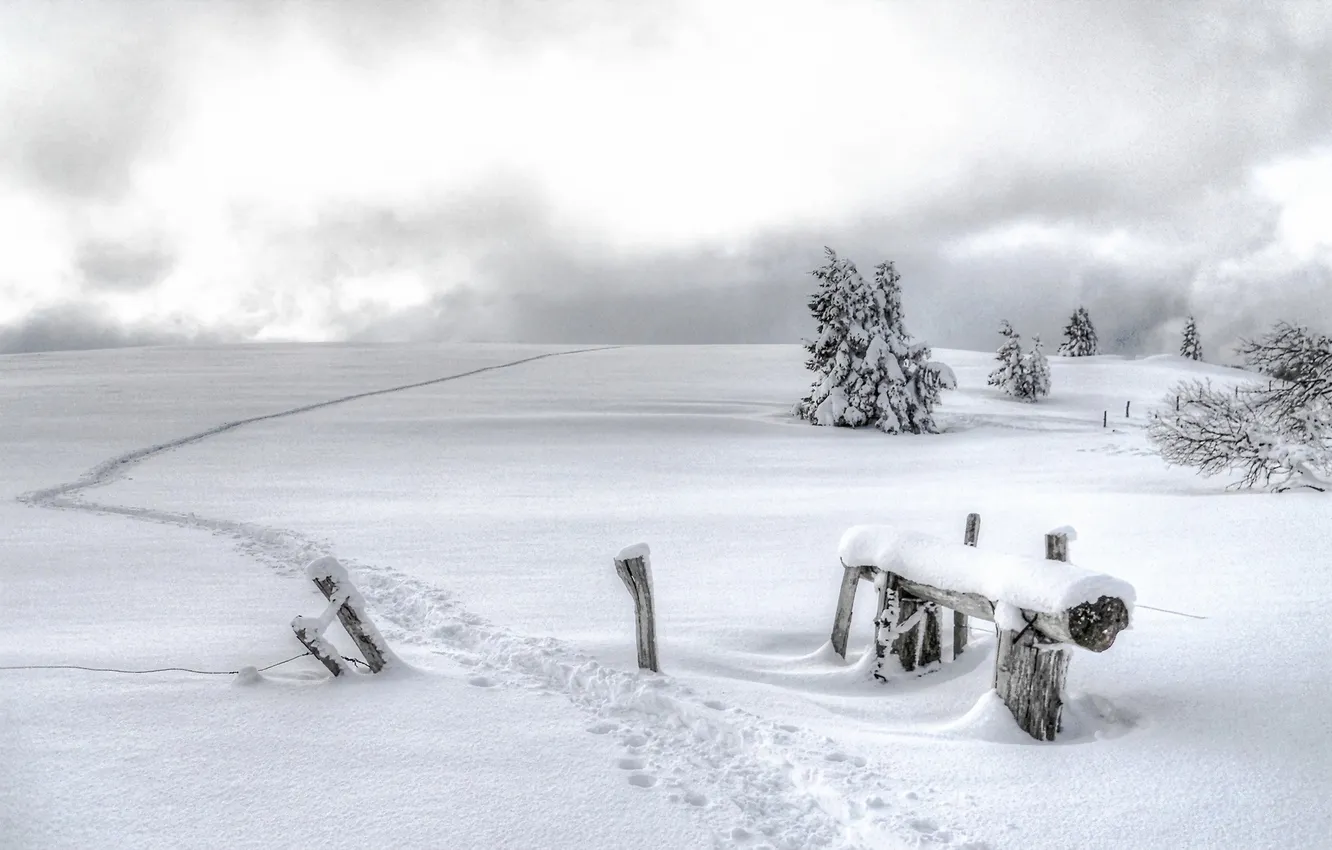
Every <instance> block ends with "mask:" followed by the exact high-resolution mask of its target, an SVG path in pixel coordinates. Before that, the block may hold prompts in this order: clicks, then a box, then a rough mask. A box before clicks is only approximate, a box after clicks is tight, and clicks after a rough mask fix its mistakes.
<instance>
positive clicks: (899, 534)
mask: <svg viewBox="0 0 1332 850" xmlns="http://www.w3.org/2000/svg"><path fill="white" fill-rule="evenodd" d="M838 553H839V554H840V555H841V559H842V563H843V564H845V565H847V566H873V567H878V568H879V569H881V570H885V571H888V572H893V573H896V574H898V575H900V576H902V577H904V578H907V579H910V580H911V581H916V582H920V583H922V584H929V585H933V586H935V587H939V588H945V589H948V590H955V591H960V592H963V593H975V594H979V595H981V596H984V597H985V598H986V599H990V600H993V601H995V602H1006V603H1008V604H1010V605H1013V606H1016V607H1018V608H1022V609H1025V610H1028V611H1039V612H1044V613H1047V614H1056V613H1059V612H1062V611H1065V610H1067V609H1069V608H1072V607H1074V606H1075V605H1079V604H1081V603H1083V602H1095V601H1096V600H1098V599H1100V598H1101V597H1102V596H1114V597H1118V598H1120V599H1122V600H1124V604H1125V605H1127V606H1129V613H1130V615H1131V614H1132V607H1133V601H1134V599H1135V598H1136V594H1135V593H1134V590H1133V585H1131V584H1129V583H1128V582H1126V581H1122V580H1121V579H1117V578H1115V577H1113V576H1109V575H1106V574H1105V573H1097V572H1092V571H1091V570H1087V569H1084V568H1082V567H1079V566H1077V565H1076V564H1071V563H1064V562H1062V561H1047V560H1045V559H1043V558H1029V557H1026V556H1023V555H1005V554H1001V553H994V552H986V551H984V550H981V549H976V548H973V547H971V546H965V545H963V544H961V543H946V542H944V541H942V540H939V539H938V538H935V537H930V536H929V535H925V534H919V533H916V532H909V531H901V530H899V529H896V528H894V527H892V526H886V525H858V526H854V527H852V528H850V529H848V530H847V532H846V533H845V534H843V535H842V541H841V544H840V545H839V546H838Z"/></svg>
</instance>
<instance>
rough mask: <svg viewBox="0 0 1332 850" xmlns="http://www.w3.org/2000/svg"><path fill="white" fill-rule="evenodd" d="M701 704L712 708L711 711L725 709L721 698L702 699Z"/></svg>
mask: <svg viewBox="0 0 1332 850" xmlns="http://www.w3.org/2000/svg"><path fill="white" fill-rule="evenodd" d="M703 704H704V705H705V706H707V707H708V708H710V709H712V710H713V711H725V710H726V703H724V702H722V701H721V700H715V699H709V700H704V701H703Z"/></svg>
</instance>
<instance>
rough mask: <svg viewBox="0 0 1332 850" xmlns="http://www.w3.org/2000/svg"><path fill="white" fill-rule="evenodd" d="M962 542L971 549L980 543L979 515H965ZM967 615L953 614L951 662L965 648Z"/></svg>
mask: <svg viewBox="0 0 1332 850" xmlns="http://www.w3.org/2000/svg"><path fill="white" fill-rule="evenodd" d="M962 542H963V543H965V544H966V545H968V546H971V547H972V548H975V547H976V545H977V544H978V543H980V514H967V530H966V532H965V533H964V534H963V535H962ZM967 625H968V623H967V615H966V614H963V613H962V612H961V611H954V612H953V660H954V661H956V660H957V657H958V656H959V655H961V654H962V650H964V649H966V648H967V639H968V638H969V637H970V635H969V634H968V632H969V629H968V628H967Z"/></svg>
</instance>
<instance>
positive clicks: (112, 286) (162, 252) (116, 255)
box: [74, 239, 176, 292]
mask: <svg viewBox="0 0 1332 850" xmlns="http://www.w3.org/2000/svg"><path fill="white" fill-rule="evenodd" d="M74 264H75V267H76V268H77V269H78V271H79V274H81V275H82V276H83V281H84V285H85V287H86V288H87V290H89V291H99V292H100V291H111V292H133V291H136V290H144V289H151V288H152V287H153V286H156V285H157V284H158V283H161V282H162V281H163V280H165V279H166V277H167V275H168V274H170V273H171V269H172V268H173V267H174V266H175V264H176V254H175V251H174V250H173V249H171V248H170V247H168V246H167V245H165V244H163V243H162V242H160V241H149V242H146V243H142V244H136V243H132V242H131V243H127V242H121V241H117V240H108V239H88V240H86V241H84V242H83V243H82V244H80V245H79V246H78V248H77V249H76V252H75V255H74Z"/></svg>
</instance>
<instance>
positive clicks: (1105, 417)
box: [1101, 410, 1110, 428]
mask: <svg viewBox="0 0 1332 850" xmlns="http://www.w3.org/2000/svg"><path fill="white" fill-rule="evenodd" d="M1109 424H1110V411H1108V410H1102V411H1101V427H1102V428H1106V427H1108V426H1109Z"/></svg>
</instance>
